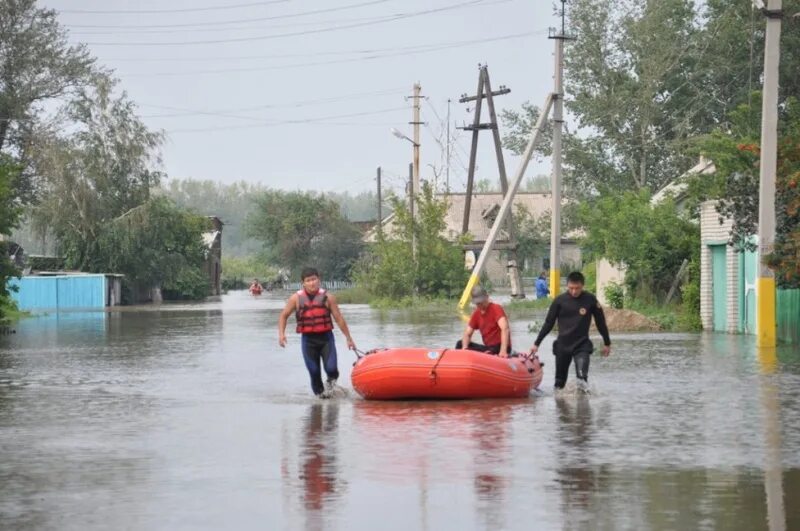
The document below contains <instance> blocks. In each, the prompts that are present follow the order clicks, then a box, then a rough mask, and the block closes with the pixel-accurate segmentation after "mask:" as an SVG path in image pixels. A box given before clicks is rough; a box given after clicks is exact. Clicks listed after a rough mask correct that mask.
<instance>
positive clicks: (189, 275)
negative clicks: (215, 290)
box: [161, 266, 211, 300]
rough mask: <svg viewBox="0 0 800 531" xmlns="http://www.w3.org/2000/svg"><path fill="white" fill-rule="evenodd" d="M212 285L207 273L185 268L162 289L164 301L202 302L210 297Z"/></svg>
mask: <svg viewBox="0 0 800 531" xmlns="http://www.w3.org/2000/svg"><path fill="white" fill-rule="evenodd" d="M210 291H211V285H210V283H209V279H208V277H207V276H206V275H205V273H204V272H203V271H202V270H200V269H198V268H196V267H190V266H185V267H183V268H182V269H181V270H180V271H179V272H178V274H177V275H175V277H174V278H173V279H171V280H170V281H169V282H166V283H164V285H163V286H162V287H161V294H162V295H163V297H164V300H201V299H204V298H205V297H207V296H208V294H209V293H210Z"/></svg>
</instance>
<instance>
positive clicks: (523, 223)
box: [514, 205, 550, 273]
mask: <svg viewBox="0 0 800 531" xmlns="http://www.w3.org/2000/svg"><path fill="white" fill-rule="evenodd" d="M514 233H515V234H516V236H517V258H518V259H519V260H520V264H524V263H525V261H526V260H527V261H530V262H531V263H533V261H534V260H535V259H536V258H538V257H541V256H543V255H544V254H545V253H547V252H548V250H549V249H550V213H549V212H545V213H544V214H542V215H541V216H539V217H538V218H537V217H536V216H534V215H533V214H531V213H530V211H529V210H528V209H527V208H525V207H524V206H522V205H517V207H516V208H515V209H514ZM537 273H538V271H537Z"/></svg>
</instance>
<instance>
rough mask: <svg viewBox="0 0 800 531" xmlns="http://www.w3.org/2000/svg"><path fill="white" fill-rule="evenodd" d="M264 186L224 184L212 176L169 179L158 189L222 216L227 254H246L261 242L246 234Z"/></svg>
mask: <svg viewBox="0 0 800 531" xmlns="http://www.w3.org/2000/svg"><path fill="white" fill-rule="evenodd" d="M264 191H265V188H264V187H263V186H262V185H259V184H250V183H246V182H244V181H240V182H235V183H231V184H223V183H220V182H216V181H211V180H196V179H170V180H169V181H168V182H167V183H165V184H164V185H163V186H162V188H161V189H160V190H159V193H163V194H164V195H166V196H167V197H169V198H170V199H172V200H173V201H174V202H175V203H176V204H177V205H178V206H180V207H183V208H187V209H189V210H192V211H194V212H196V213H197V214H202V215H209V216H210V215H213V216H217V217H219V218H220V219H221V220H222V221H223V222H224V223H225V238H223V240H222V253H223V255H224V256H247V255H253V254H255V253H257V252H258V250H259V249H260V247H261V244H260V242H259V241H258V240H256V239H254V238H252V237H250V236H249V235H248V234H247V227H246V220H247V216H248V215H249V214H250V212H251V211H253V210H254V209H255V203H254V201H253V199H254V198H255V197H257V196H258V195H259V194H260V193H262V192H264Z"/></svg>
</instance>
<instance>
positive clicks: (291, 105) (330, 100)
mask: <svg viewBox="0 0 800 531" xmlns="http://www.w3.org/2000/svg"><path fill="white" fill-rule="evenodd" d="M405 91H406V90H405V89H404V88H396V89H387V90H379V91H372V92H359V93H355V94H346V95H342V96H334V97H329V98H317V99H312V100H304V101H295V102H289V103H283V104H269V105H257V106H252V107H239V108H236V109H219V110H199V109H188V108H185V107H172V106H168V105H150V104H142V103H140V104H139V106H141V107H152V108H154V109H165V110H171V111H179V112H178V113H169V114H151V115H142V116H141V118H169V117H176V116H191V115H207V116H221V117H225V118H241V119H246V120H257V121H262V118H258V117H253V116H241V115H236V114H228V113H237V112H247V111H257V110H265V109H279V108H287V107H289V108H299V107H305V106H308V105H316V104H323V103H336V102H340V101H345V100H349V99H356V98H366V97H370V96H390V95H395V94H400V93H403V92H405Z"/></svg>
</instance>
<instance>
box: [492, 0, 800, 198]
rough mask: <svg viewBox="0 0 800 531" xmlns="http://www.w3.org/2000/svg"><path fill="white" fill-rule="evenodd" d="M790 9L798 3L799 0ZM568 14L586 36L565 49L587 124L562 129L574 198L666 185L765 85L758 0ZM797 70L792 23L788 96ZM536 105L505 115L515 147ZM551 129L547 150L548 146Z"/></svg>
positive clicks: (794, 90)
mask: <svg viewBox="0 0 800 531" xmlns="http://www.w3.org/2000/svg"><path fill="white" fill-rule="evenodd" d="M784 10H785V11H786V12H787V13H789V14H793V13H797V12H798V11H800V0H787V1H786V2H784ZM568 15H569V27H570V29H571V30H572V31H573V32H574V33H575V34H576V36H577V40H575V41H571V42H569V43H568V45H567V46H566V52H565V79H566V82H565V86H566V90H567V94H566V107H567V110H568V111H569V113H570V114H571V115H572V116H573V117H574V118H575V120H576V121H577V125H578V129H577V130H576V131H567V133H566V134H565V136H564V153H565V156H564V161H565V185H566V187H567V191H568V193H569V194H570V195H572V196H575V197H582V196H587V195H594V194H597V193H604V192H612V191H623V190H638V189H648V190H650V191H651V192H654V191H656V190H658V189H660V188H662V187H663V186H664V185H665V184H667V183H668V182H670V181H671V180H672V179H674V178H675V177H677V176H678V175H681V174H682V173H683V172H684V171H685V170H686V169H687V168H688V167H690V166H691V161H690V160H689V159H688V155H690V154H691V150H690V149H688V147H689V145H690V142H691V140H692V139H693V138H694V137H696V136H698V135H703V134H707V133H709V132H711V131H712V130H713V129H714V128H716V127H720V126H722V127H724V126H726V125H727V124H726V120H727V117H728V115H729V113H730V111H731V110H732V109H734V108H735V107H736V106H737V105H738V104H740V103H743V102H744V101H746V100H747V99H748V98H749V94H750V91H751V90H752V89H755V88H757V86H758V84H759V83H760V75H759V73H760V72H761V68H762V67H761V64H762V63H761V62H762V58H763V28H764V21H763V17H762V16H761V15H760V14H759V13H757V12H754V11H753V8H752V5H751V2H750V0H733V1H731V0H709V1H708V2H704V3H695V2H692V1H690V0H658V1H654V0H649V1H646V2H639V1H634V0H614V1H611V2H609V1H607V0H575V1H574V2H572V3H571V4H570V7H569V9H568ZM787 20H797V19H795V18H794V17H787ZM789 24H792V23H789ZM790 27H791V26H790ZM799 68H800V34H798V32H793V31H788V32H786V35H785V36H784V38H783V39H782V42H781V73H782V78H781V93H782V101H785V98H786V97H787V96H790V95H792V94H800V78H798V76H796V75H795V73H796V72H797V70H798V69H799ZM538 115H539V109H538V108H537V107H534V106H532V105H530V104H526V105H523V108H522V110H521V111H519V112H517V111H504V112H503V113H502V117H503V121H504V123H505V124H506V126H507V127H510V129H511V132H510V133H509V134H507V135H506V137H505V139H504V142H505V144H506V147H507V148H508V149H510V150H512V151H514V152H515V153H521V152H522V149H523V147H524V144H525V142H526V140H527V135H528V132H529V131H530V128H531V126H532V124H533V123H534V121H535V120H536V118H538ZM545 133H546V135H545V138H544V139H543V141H542V142H541V143H540V146H539V149H538V151H537V153H538V154H539V155H540V156H542V155H549V149H550V142H549V137H548V135H549V134H550V131H549V129H548V130H546V131H545Z"/></svg>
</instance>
